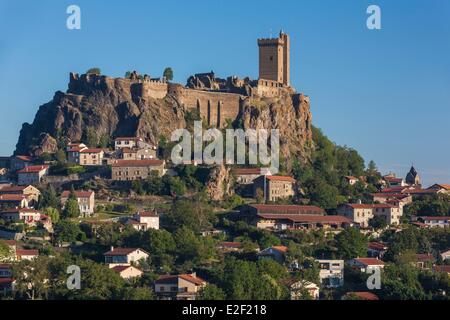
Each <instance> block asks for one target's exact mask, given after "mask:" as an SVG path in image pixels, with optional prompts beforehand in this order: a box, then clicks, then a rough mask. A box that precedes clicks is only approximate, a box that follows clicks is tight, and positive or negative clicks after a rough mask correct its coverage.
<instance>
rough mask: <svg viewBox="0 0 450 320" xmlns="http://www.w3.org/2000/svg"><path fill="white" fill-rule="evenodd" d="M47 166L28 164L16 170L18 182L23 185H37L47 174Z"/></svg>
mask: <svg viewBox="0 0 450 320" xmlns="http://www.w3.org/2000/svg"><path fill="white" fill-rule="evenodd" d="M48 169H49V166H47V165H41V166H28V167H25V168H23V169H22V170H19V171H17V176H18V184H19V185H20V186H23V185H30V184H31V185H37V184H39V183H40V182H41V181H42V178H43V177H44V176H46V175H48Z"/></svg>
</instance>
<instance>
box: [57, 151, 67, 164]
mask: <svg viewBox="0 0 450 320" xmlns="http://www.w3.org/2000/svg"><path fill="white" fill-rule="evenodd" d="M55 158H56V161H58V162H59V163H66V162H67V158H66V152H65V151H64V150H61V149H59V150H58V151H56V153H55Z"/></svg>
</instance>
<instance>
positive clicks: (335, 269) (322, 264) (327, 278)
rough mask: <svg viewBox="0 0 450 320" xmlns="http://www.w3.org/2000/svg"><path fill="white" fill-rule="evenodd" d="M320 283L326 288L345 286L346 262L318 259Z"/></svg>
mask: <svg viewBox="0 0 450 320" xmlns="http://www.w3.org/2000/svg"><path fill="white" fill-rule="evenodd" d="M316 261H317V262H318V263H319V269H320V271H319V278H320V283H321V284H322V285H323V286H324V287H326V288H337V287H341V286H343V285H344V260H326V259H317V260H316Z"/></svg>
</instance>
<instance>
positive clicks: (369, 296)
mask: <svg viewBox="0 0 450 320" xmlns="http://www.w3.org/2000/svg"><path fill="white" fill-rule="evenodd" d="M346 295H353V296H356V297H357V298H359V299H361V300H380V298H378V296H377V295H376V294H374V293H372V292H368V291H359V292H347V293H346Z"/></svg>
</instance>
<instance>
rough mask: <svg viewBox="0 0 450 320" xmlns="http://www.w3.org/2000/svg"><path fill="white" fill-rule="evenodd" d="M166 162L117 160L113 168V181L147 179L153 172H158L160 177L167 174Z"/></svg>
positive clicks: (155, 160)
mask: <svg viewBox="0 0 450 320" xmlns="http://www.w3.org/2000/svg"><path fill="white" fill-rule="evenodd" d="M164 165H165V162H164V161H163V160H157V159H147V160H117V161H115V162H114V163H113V164H112V165H111V167H112V172H111V175H112V180H117V181H132V180H141V179H147V178H148V177H150V174H151V172H153V171H154V172H157V173H158V175H159V176H162V175H164V174H165V168H164Z"/></svg>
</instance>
